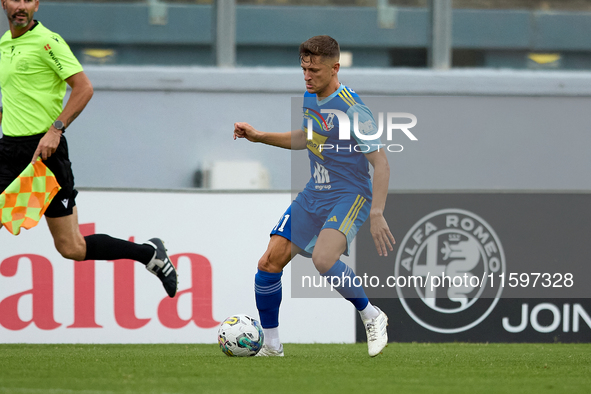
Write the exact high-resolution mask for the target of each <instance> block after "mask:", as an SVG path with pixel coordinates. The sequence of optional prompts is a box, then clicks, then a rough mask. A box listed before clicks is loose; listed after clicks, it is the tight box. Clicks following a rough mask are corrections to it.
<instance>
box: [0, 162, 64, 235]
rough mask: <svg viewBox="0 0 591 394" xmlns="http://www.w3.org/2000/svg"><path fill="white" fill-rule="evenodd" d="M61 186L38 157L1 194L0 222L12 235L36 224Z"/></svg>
mask: <svg viewBox="0 0 591 394" xmlns="http://www.w3.org/2000/svg"><path fill="white" fill-rule="evenodd" d="M60 189H61V186H60V185H59V184H58V183H57V180H56V179H55V176H54V175H53V172H51V170H50V169H49V168H47V167H46V166H45V164H43V162H42V161H41V160H38V161H37V162H36V163H35V164H29V165H28V166H27V168H25V170H24V171H23V172H21V174H20V175H19V176H18V178H16V179H15V180H14V181H13V182H12V183H11V184H10V185H9V186H8V187H7V188H6V190H4V191H3V192H2V194H0V222H2V224H3V225H4V227H6V229H7V230H8V231H10V232H11V233H12V234H14V235H19V234H20V232H21V228H23V227H24V228H26V229H31V228H33V227H35V226H36V225H37V223H39V220H41V216H43V214H44V213H45V210H46V209H47V207H48V206H49V204H50V203H51V200H53V197H55V195H56V194H57V192H58V191H59V190H60Z"/></svg>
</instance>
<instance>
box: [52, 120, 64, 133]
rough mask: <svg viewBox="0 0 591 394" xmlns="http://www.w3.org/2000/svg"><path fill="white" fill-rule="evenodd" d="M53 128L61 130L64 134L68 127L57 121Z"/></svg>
mask: <svg viewBox="0 0 591 394" xmlns="http://www.w3.org/2000/svg"><path fill="white" fill-rule="evenodd" d="M53 127H55V128H56V129H58V130H60V131H61V132H62V134H63V133H65V132H66V125H65V124H64V122H62V121H61V120H56V121H55V122H53Z"/></svg>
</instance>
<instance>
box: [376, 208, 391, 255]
mask: <svg viewBox="0 0 591 394" xmlns="http://www.w3.org/2000/svg"><path fill="white" fill-rule="evenodd" d="M370 222H371V225H370V226H371V229H370V231H371V236H372V237H373V242H374V243H375V245H376V249H377V250H378V254H379V255H380V256H388V250H389V251H390V252H391V251H393V250H394V246H393V245H394V244H395V243H396V240H395V239H394V236H393V235H392V233H391V232H390V228H389V227H388V223H386V219H385V218H384V215H383V214H381V213H379V214H371V215H370Z"/></svg>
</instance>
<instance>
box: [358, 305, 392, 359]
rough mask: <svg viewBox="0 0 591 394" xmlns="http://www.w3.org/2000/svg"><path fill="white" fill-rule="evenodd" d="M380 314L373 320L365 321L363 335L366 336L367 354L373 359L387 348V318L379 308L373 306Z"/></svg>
mask: <svg viewBox="0 0 591 394" xmlns="http://www.w3.org/2000/svg"><path fill="white" fill-rule="evenodd" d="M374 307H375V308H376V309H377V310H378V312H379V313H380V314H379V315H378V317H376V318H375V319H370V320H365V321H364V322H363V324H364V325H365V333H366V334H367V352H368V353H369V355H370V356H371V357H375V356H377V355H378V354H380V353H381V352H382V350H384V348H385V347H386V346H388V330H387V329H386V327H387V326H388V316H386V314H385V313H384V312H382V311H381V309H380V308H378V307H377V306H374Z"/></svg>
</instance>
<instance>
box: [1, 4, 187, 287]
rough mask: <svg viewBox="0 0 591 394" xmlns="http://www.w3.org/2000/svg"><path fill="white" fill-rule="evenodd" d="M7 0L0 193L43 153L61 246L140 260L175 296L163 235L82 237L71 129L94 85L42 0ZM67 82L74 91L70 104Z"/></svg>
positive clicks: (84, 255)
mask: <svg viewBox="0 0 591 394" xmlns="http://www.w3.org/2000/svg"><path fill="white" fill-rule="evenodd" d="M1 1H2V8H3V9H4V11H5V12H6V16H7V18H8V22H9V25H10V30H9V31H7V32H6V33H5V34H4V35H3V36H2V38H1V39H0V89H1V91H2V114H1V115H0V123H1V125H2V134H3V136H2V138H1V139H0V191H4V190H5V189H6V188H7V187H8V185H10V183H11V182H12V181H13V180H14V179H16V178H17V177H18V176H19V174H20V173H21V172H22V171H23V170H24V169H25V168H26V167H27V165H28V164H29V163H31V162H32V163H35V161H36V160H37V159H38V158H41V159H42V160H43V162H44V164H45V165H46V166H47V167H48V168H49V169H50V170H51V171H52V172H53V173H54V174H55V177H56V179H57V181H58V183H59V184H60V186H61V187H62V189H61V190H60V191H59V193H58V194H57V195H56V196H55V198H54V199H53V201H52V203H51V204H50V205H49V207H48V208H47V210H46V211H45V217H46V219H47V224H48V226H49V230H50V231H51V235H52V236H53V240H54V243H55V247H56V249H57V250H58V252H59V253H60V254H61V255H62V256H63V257H64V258H67V259H73V260H78V261H82V260H118V259H131V260H136V261H139V262H141V263H143V264H144V265H146V268H147V269H148V271H150V272H152V273H153V274H155V275H156V276H157V277H158V278H159V279H160V280H161V281H162V283H163V285H164V288H165V290H166V292H167V293H168V295H169V296H170V297H174V296H175V295H176V291H177V274H176V270H175V268H174V266H173V265H172V263H171V262H170V260H169V258H168V255H167V254H166V249H165V248H164V245H163V243H162V241H161V240H160V239H159V238H152V239H150V240H149V241H147V242H146V243H144V244H136V243H133V242H128V241H124V240H121V239H116V238H112V237H110V236H108V235H105V234H93V235H89V236H86V237H83V236H82V234H81V233H80V229H79V226H78V212H77V207H76V195H77V194H78V192H77V191H76V189H75V188H74V175H73V173H72V167H71V166H72V164H71V163H70V160H69V157H68V144H67V142H66V138H65V137H64V133H65V131H66V129H67V128H68V126H69V125H70V124H71V123H72V122H73V121H74V120H75V119H76V118H77V117H78V115H80V113H81V112H82V110H83V109H84V107H86V104H88V102H89V101H90V98H91V97H92V95H93V88H92V84H91V83H90V81H89V79H88V77H87V76H86V74H85V73H84V72H83V71H82V66H81V65H80V63H79V62H78V60H77V59H76V57H75V56H74V55H73V53H72V51H71V50H70V47H69V46H68V44H66V42H65V41H64V40H63V38H62V37H61V36H60V35H59V34H56V33H54V32H52V31H50V30H48V29H47V28H46V27H45V26H43V25H42V24H41V23H40V22H38V21H36V20H34V19H33V16H34V14H35V12H37V10H38V9H39V0H1ZM66 84H68V85H69V86H70V87H71V89H72V91H71V94H70V97H69V99H68V101H67V103H66V105H65V107H63V100H64V96H65V93H66ZM0 228H1V224H0Z"/></svg>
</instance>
